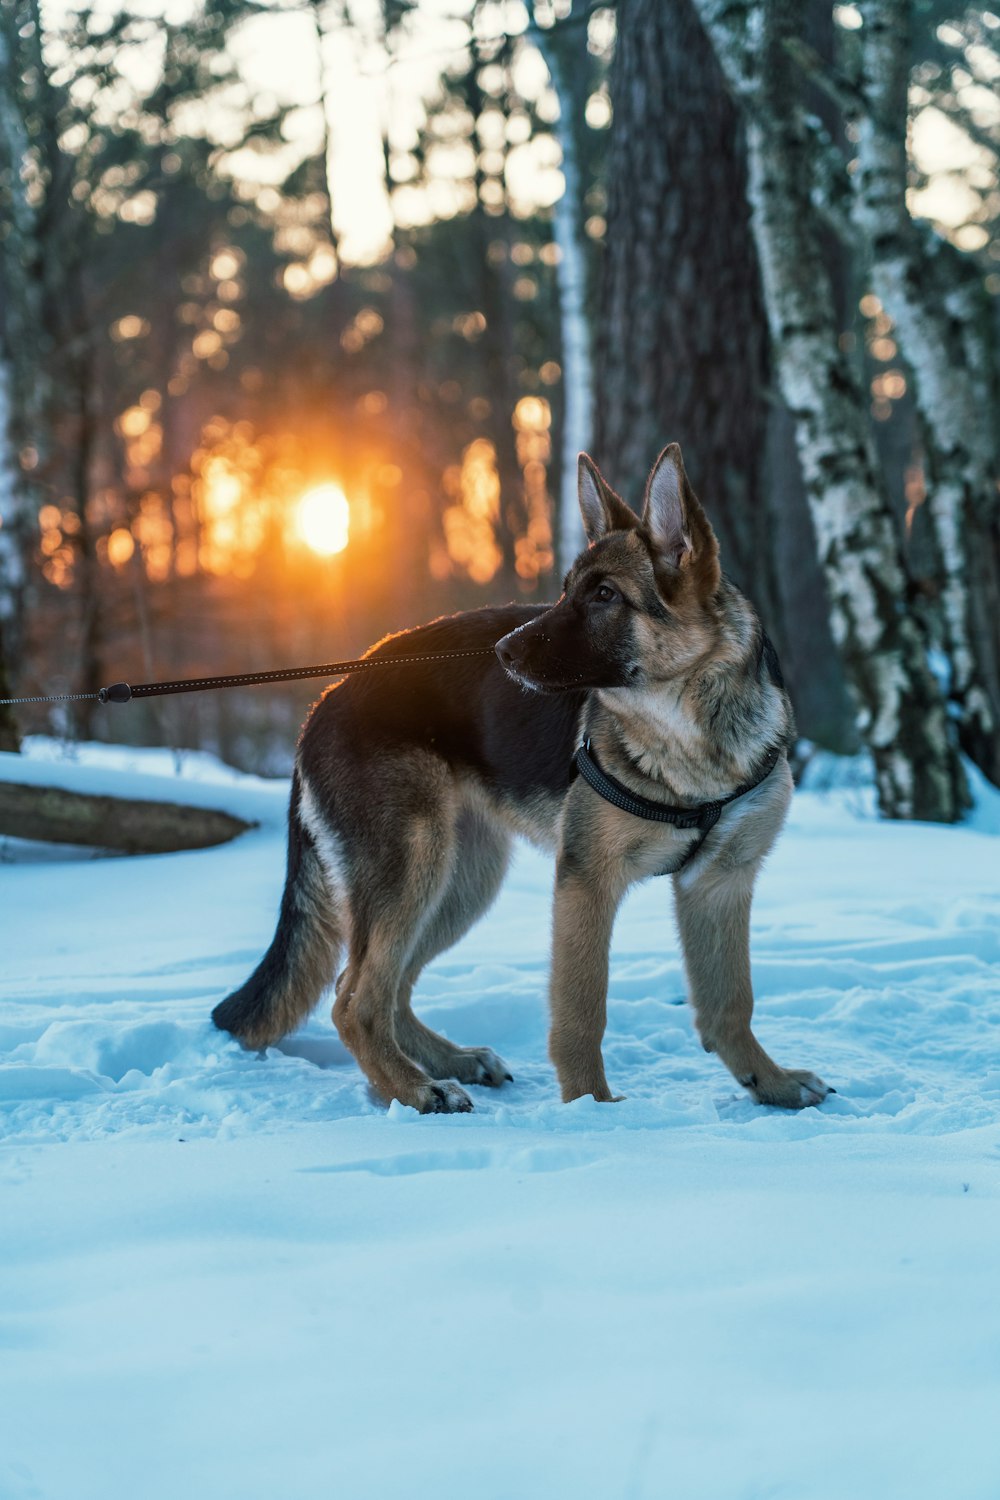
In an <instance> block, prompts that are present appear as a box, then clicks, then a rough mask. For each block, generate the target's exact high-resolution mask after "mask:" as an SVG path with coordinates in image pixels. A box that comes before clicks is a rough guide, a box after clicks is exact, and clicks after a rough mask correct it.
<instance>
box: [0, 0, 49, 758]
mask: <svg viewBox="0 0 1000 1500" xmlns="http://www.w3.org/2000/svg"><path fill="white" fill-rule="evenodd" d="M16 19H17V18H15V17H14V16H13V15H11V14H10V13H9V12H8V11H6V10H4V12H3V13H2V15H0V215H2V218H3V220H4V228H5V231H6V232H5V234H4V236H3V238H2V239H0V698H6V697H9V696H10V687H9V678H8V675H7V670H6V657H5V651H6V650H10V649H11V646H12V643H13V645H14V648H15V649H16V645H17V641H18V637H19V634H20V624H21V614H22V610H23V598H24V588H25V567H24V554H25V549H26V545H27V544H26V531H27V527H28V521H29V515H30V510H31V504H30V501H31V495H30V492H29V488H28V484H27V481H26V478H25V474H24V471H23V469H22V467H21V465H20V462H19V461H18V449H19V447H20V446H21V441H22V440H24V439H26V437H27V431H26V429H29V428H30V426H31V412H30V410H25V409H24V408H25V407H29V406H30V401H29V392H30V391H32V390H34V391H35V394H36V398H37V396H38V393H39V391H40V388H41V380H40V379H39V380H38V382H37V385H36V384H34V383H33V382H32V381H31V379H30V375H29V371H28V366H29V364H30V362H31V361H32V360H33V359H34V358H35V356H36V354H37V352H38V350H37V345H38V339H39V330H38V328H37V326H35V327H33V326H32V325H33V322H34V316H35V314H36V313H37V308H36V307H35V302H36V300H37V299H36V298H35V296H34V288H33V286H32V279H31V267H32V265H33V263H34V260H35V256H34V244H33V239H34V217H33V214H32V210H31V208H30V206H29V204H28V201H27V198H26V195H25V192H24V183H23V180H22V175H21V169H22V164H23V162H24V158H25V153H26V150H27V140H26V135H25V131H24V123H23V118H22V114H21V102H20V99H19V97H18V95H17V92H16V89H17V85H16V71H15V68H14V63H13V58H14V48H13V47H12V45H11V33H12V32H15V31H16V25H15V22H16ZM36 404H37V403H36ZM19 408H21V409H20V410H19ZM36 442H37V439H36ZM18 748H19V741H18V734H17V726H16V723H15V718H14V713H13V710H12V709H10V708H6V707H0V750H17V749H18Z"/></svg>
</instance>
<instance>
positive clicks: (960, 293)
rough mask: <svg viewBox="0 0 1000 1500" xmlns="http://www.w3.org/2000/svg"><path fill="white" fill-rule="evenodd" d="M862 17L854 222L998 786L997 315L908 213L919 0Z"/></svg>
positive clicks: (957, 679) (945, 615) (952, 624)
mask: <svg viewBox="0 0 1000 1500" xmlns="http://www.w3.org/2000/svg"><path fill="white" fill-rule="evenodd" d="M860 9H861V13H862V17H863V21H864V25H863V28H862V31H861V47H862V88H863V93H864V106H865V107H864V109H863V110H861V111H860V112H859V114H858V117H857V120H856V124H857V129H858V170H857V172H856V173H855V175H854V185H855V218H856V221H857V223H858V225H859V227H860V228H861V230H862V232H863V233H864V235H865V237H866V240H867V243H868V247H869V250H870V255H871V267H872V285H873V288H874V291H875V293H876V295H877V296H878V298H879V300H880V301H881V303H882V305H883V307H884V308H885V310H886V312H887V313H888V315H889V316H890V317H891V318H892V320H893V322H894V324H895V325H896V335H897V338H898V340H899V343H900V346H901V349H902V352H903V355H904V357H905V359H906V361H907V363H908V364H909V366H910V370H911V372H912V375H913V381H914V387H915V397H916V402H917V408H918V410H919V412H920V414H921V416H922V418H923V421H924V425H925V433H926V438H927V442H928V446H929V448H930V450H931V460H932V461H931V464H930V476H929V477H930V483H929V488H928V498H927V505H928V510H929V513H930V516H931V520H932V523H933V528H934V533H935V537H936V541H937V546H938V553H939V558H940V566H941V572H942V579H941V598H940V613H941V623H942V627H943V635H944V644H945V648H946V650H947V654H948V657H949V660H950V664H951V673H952V680H951V683H950V693H951V697H952V698H953V700H954V701H955V703H956V704H957V708H958V713H959V724H960V733H961V734H962V739H963V744H965V745H966V746H967V748H968V749H969V751H970V754H972V755H973V757H974V758H975V759H976V760H977V762H978V763H979V764H980V765H981V766H982V768H983V769H984V770H985V771H986V772H987V774H988V775H992V776H993V778H994V779H998V777H1000V746H998V744H997V731H998V721H1000V655H998V651H997V641H996V631H995V628H994V629H993V630H992V631H990V632H989V633H988V635H987V637H986V638H983V636H982V634H981V632H980V631H978V630H977V629H976V624H975V601H974V600H973V599H972V598H971V596H970V590H972V589H973V588H975V587H976V585H977V582H978V581H979V579H980V573H981V569H982V565H983V564H984V563H986V564H987V565H988V564H989V558H987V557H984V556H982V555H980V556H977V552H980V549H983V548H984V547H985V548H986V549H987V551H989V549H990V547H991V538H990V532H991V529H992V527H993V524H994V522H995V518H996V512H997V488H996V461H997V452H996V440H995V429H994V424H993V423H992V422H991V421H990V420H989V419H988V417H986V413H987V412H988V411H989V409H990V406H991V404H992V402H991V396H992V391H991V388H990V387H991V380H990V375H989V373H988V370H987V369H986V368H984V367H983V363H984V362H983V360H982V341H981V338H980V337H979V336H978V335H977V332H976V330H975V328H974V327H973V326H970V325H973V324H974V323H975V321H976V319H977V317H978V318H983V317H985V318H988V317H989V313H988V311H987V310H986V309H985V308H980V307H977V306H976V301H977V299H975V298H971V299H970V297H969V285H970V268H968V267H966V266H965V265H963V264H961V263H960V262H961V257H959V256H958V254H957V252H954V251H952V250H951V247H948V246H944V245H940V246H937V247H935V246H934V244H933V241H931V240H930V239H929V238H926V237H925V236H924V235H922V234H921V232H920V230H919V229H918V226H917V225H916V224H914V222H913V220H912V219H911V218H910V214H909V211H908V209H907V206H906V186H907V157H906V131H907V120H908V99H907V95H908V89H909V71H910V70H909V59H910V50H911V49H910V35H911V16H912V0H877V3H876V0H862V4H861V6H860ZM973 274H974V273H973ZM974 279H975V280H976V282H977V283H978V281H979V277H978V276H975V277H974ZM970 301H971V303H972V305H971V306H970V305H969V304H970ZM970 344H971V347H970ZM984 418H985V420H984ZM993 573H994V574H995V555H994V560H993ZM982 582H983V583H984V584H985V587H986V589H987V592H988V594H989V595H991V596H992V600H991V606H990V608H989V609H988V611H987V613H992V611H993V609H995V607H996V603H997V600H996V597H995V595H996V578H995V576H991V575H990V574H987V577H986V578H985V580H982Z"/></svg>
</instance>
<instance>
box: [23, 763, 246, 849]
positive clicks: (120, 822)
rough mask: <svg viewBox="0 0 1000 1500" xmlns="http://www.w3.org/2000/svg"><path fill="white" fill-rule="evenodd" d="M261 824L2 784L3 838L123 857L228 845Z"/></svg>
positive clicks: (202, 811) (204, 810) (168, 805)
mask: <svg viewBox="0 0 1000 1500" xmlns="http://www.w3.org/2000/svg"><path fill="white" fill-rule="evenodd" d="M255 826H256V825H255V824H253V823H247V822H246V821H245V820H244V819H243V818H234V817H233V816H232V814H230V813H224V812H218V811H216V809H214V808H208V807H183V806H180V805H178V804H176V803H173V802H149V801H145V800H140V799H138V798H128V797H102V796H94V795H93V794H91V793H89V792H68V791H64V790H63V788H62V787H55V786H22V785H20V784H19V783H17V782H13V781H0V836H3V835H6V836H7V837H10V838H19V839H40V840H41V841H42V842H44V843H53V844H85V845H86V846H87V847H89V848H96V849H118V850H120V851H121V852H122V853H123V854H170V853H173V851H174V850H176V849H210V848H212V847H213V846H214V845H216V844H226V843H228V842H229V840H230V839H234V838H236V837H237V835H238V834H241V833H246V831H247V830H248V829H249V828H253V827H255Z"/></svg>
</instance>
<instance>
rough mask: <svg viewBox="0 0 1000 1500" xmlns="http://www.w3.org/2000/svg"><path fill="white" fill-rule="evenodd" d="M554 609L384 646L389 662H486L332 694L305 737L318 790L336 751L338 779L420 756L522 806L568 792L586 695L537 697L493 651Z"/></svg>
mask: <svg viewBox="0 0 1000 1500" xmlns="http://www.w3.org/2000/svg"><path fill="white" fill-rule="evenodd" d="M548 607H549V606H547V605H526V604H510V605H506V606H501V607H499V608H485V609H476V610H468V611H466V612H465V613H463V614H458V615H451V616H449V617H447V618H445V619H440V620H434V621H432V622H431V623H430V624H429V625H422V626H419V627H418V628H417V629H415V630H407V631H404V632H402V633H401V634H399V635H394V636H390V637H389V638H388V639H386V640H384V641H382V642H380V643H379V645H378V646H376V647H374V648H373V650H374V653H375V654H377V655H378V656H380V657H391V656H418V655H433V654H434V653H435V652H439V651H440V652H444V651H475V650H476V649H477V648H479V649H481V650H483V654H482V655H474V656H469V657H463V658H459V659H457V660H455V659H453V660H450V661H428V662H419V663H410V664H408V665H406V666H400V667H399V668H398V669H394V668H392V667H376V668H373V669H372V670H371V671H367V672H360V673H358V674H357V675H356V676H354V677H350V678H348V679H347V681H345V682H343V683H341V684H340V685H339V686H337V687H333V688H330V689H328V691H327V692H326V693H325V694H324V695H323V697H322V698H321V699H320V701H319V702H318V703H317V704H316V706H315V708H314V709H313V712H312V714H311V715H310V717H309V720H308V721H307V723H306V726H305V729H304V731H303V735H302V742H301V746H300V764H301V768H302V772H303V774H304V776H305V777H306V779H307V780H308V782H309V784H310V786H314V787H316V788H317V790H320V789H322V788H323V787H324V785H325V783H326V782H327V780H328V777H329V767H330V765H331V743H332V742H335V743H336V765H337V777H338V779H340V778H341V777H343V776H344V775H345V774H349V773H350V771H349V768H350V764H351V762H352V761H353V762H354V763H355V764H357V765H358V766H359V769H360V766H361V765H363V763H364V762H365V761H367V760H368V759H369V757H371V758H372V759H373V760H375V761H377V760H378V757H379V753H380V752H381V751H383V750H388V751H393V750H402V749H405V748H408V747H412V748H419V749H428V750H432V751H434V752H435V753H436V754H437V755H440V756H442V757H443V758H444V759H445V760H446V761H447V762H448V764H449V765H451V766H452V767H454V768H456V769H468V770H470V771H473V772H476V773H478V774H479V775H480V776H482V777H484V778H485V779H486V781H487V782H488V783H490V784H492V785H493V786H494V787H495V788H496V789H497V790H498V791H500V792H503V793H506V794H507V795H512V796H513V797H514V798H515V799H516V798H518V797H526V796H530V795H531V794H532V793H536V792H539V791H542V792H550V793H561V792H564V791H565V790H566V788H567V787H568V785H569V780H570V767H571V763H572V757H573V751H574V749H575V748H576V736H577V732H578V727H579V723H580V715H581V712H582V709H583V704H584V701H585V698H586V694H585V693H583V692H565V693H560V694H558V695H552V696H542V695H540V694H538V693H533V692H531V691H529V690H528V689H526V688H523V687H521V686H519V685H518V684H517V683H515V682H513V681H512V680H511V678H510V677H508V675H507V673H506V672H505V671H504V670H503V668H502V667H501V665H500V663H499V661H498V660H497V658H496V657H495V656H494V654H493V651H492V649H488V648H492V647H493V646H494V645H495V644H496V643H497V641H499V640H500V639H501V637H503V636H505V635H507V634H508V633H509V632H510V631H511V630H514V629H516V628H517V626H519V625H524V624H526V623H527V622H528V621H529V620H533V619H536V618H537V617H538V616H539V615H540V614H542V613H543V612H544V611H545V609H547V608H548ZM484 648H485V649H484Z"/></svg>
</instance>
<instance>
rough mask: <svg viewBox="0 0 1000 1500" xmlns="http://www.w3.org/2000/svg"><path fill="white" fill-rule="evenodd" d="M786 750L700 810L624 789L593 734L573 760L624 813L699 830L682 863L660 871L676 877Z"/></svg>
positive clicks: (774, 754)
mask: <svg viewBox="0 0 1000 1500" xmlns="http://www.w3.org/2000/svg"><path fill="white" fill-rule="evenodd" d="M784 749H785V747H784V745H776V746H775V747H774V748H773V749H771V750H768V752H767V754H766V755H765V756H764V758H763V760H762V761H761V762H760V764H759V765H758V767H757V771H756V774H755V775H754V776H753V778H752V779H751V780H750V781H745V782H744V783H743V785H742V786H738V787H737V788H736V790H735V792H730V793H729V795H728V797H719V798H718V800H717V801H715V802H700V803H699V804H698V806H697V807H669V806H668V805H667V804H666V803H664V802H651V801H650V799H649V798H648V797H640V796H638V795H637V794H636V793H635V792H630V791H629V789H628V787H627V786H622V784H621V782H620V781H616V780H615V778H614V777H613V776H609V775H608V773H607V771H605V770H604V769H603V768H602V766H601V765H600V763H599V761H598V759H597V757H596V755H595V754H594V751H593V747H592V745H591V743H590V735H589V734H588V736H587V738H586V739H585V740H584V742H583V744H582V745H581V746H580V747H579V749H578V750H577V752H576V754H575V755H574V757H573V770H574V772H579V774H580V775H581V776H582V777H583V779H584V781H585V782H586V783H587V784H588V786H592V787H593V789H594V791H595V792H597V794H598V796H600V797H603V798H604V800H605V802H610V803H611V805H612V807H617V808H619V809H620V810H621V811H622V812H627V813H632V815H633V816H634V817H636V818H645V819H646V820H647V821H648V822H650V823H671V824H672V825H673V827H674V828H684V829H688V828H690V829H697V831H698V832H699V833H700V834H701V838H700V839H696V840H695V842H694V843H693V844H692V845H691V848H690V849H688V851H687V853H686V854H685V855H684V858H683V859H682V860H681V862H680V864H679V865H675V866H674V867H673V868H672V869H670V870H661V871H659V873H660V874H661V875H676V874H677V873H678V872H679V871H680V870H683V868H684V866H685V865H686V864H688V863H689V862H690V861H691V860H692V859H694V857H695V855H696V854H697V853H698V852H699V850H700V849H701V846H702V845H703V844H704V842H705V840H706V839H707V837H708V835H709V834H710V833H711V831H712V829H713V828H714V827H715V825H716V823H717V822H718V821H719V818H720V817H721V816H722V809H723V808H724V807H727V806H728V805H729V803H730V802H735V801H736V800H737V798H738V797H745V796H746V794H747V792H752V791H753V790H754V788H755V787H758V786H760V784H761V782H762V781H766V780H767V778H768V777H769V776H770V774H771V772H772V771H773V770H774V768H775V766H776V765H777V764H778V761H779V760H780V759H781V756H782V754H783V752H784Z"/></svg>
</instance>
